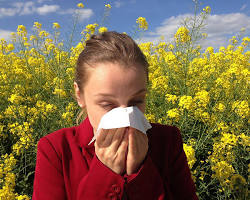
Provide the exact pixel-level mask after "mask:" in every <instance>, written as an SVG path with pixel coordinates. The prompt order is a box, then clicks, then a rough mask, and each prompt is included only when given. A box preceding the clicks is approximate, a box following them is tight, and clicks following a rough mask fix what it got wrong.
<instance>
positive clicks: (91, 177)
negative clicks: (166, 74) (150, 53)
mask: <svg viewBox="0 0 250 200" xmlns="http://www.w3.org/2000/svg"><path fill="white" fill-rule="evenodd" d="M147 83H148V63H147V61H146V58H145V56H144V55H143V53H142V52H141V50H140V49H139V47H138V46H137V44H136V43H135V42H134V41H133V40H132V39H131V38H130V37H129V36H127V35H126V34H119V33H117V32H104V33H102V34H100V35H93V36H92V37H91V38H90V40H88V41H87V42H86V47H85V49H84V50H83V51H82V53H81V54H80V55H79V58H78V62H77V67H76V73H75V82H74V88H75V96H76V100H77V102H78V104H79V106H80V107H81V108H82V109H85V110H86V113H87V117H86V119H85V120H84V121H82V122H81V124H80V125H79V126H74V127H70V128H63V129H60V130H57V131H55V132H53V133H50V134H48V135H46V136H44V137H43V138H41V139H40V140H39V142H38V148H37V163H36V170H35V179H34V191H33V198H32V199H33V200H40V199H42V200H52V199H53V200H54V199H55V200H57V199H70V200H78V199H86V200H88V199H90V200H96V199H98V200H100V199H101V200H102V199H103V200H105V199H129V200H136V199H138V200H147V199H148V200H163V199H181V200H184V199H188V200H192V199H198V198H197V196H196V193H195V186H194V183H193V181H192V179H191V174H190V169H189V168H188V164H187V159H186V155H185V153H184V151H183V146H182V145H183V144H182V138H181V134H180V131H179V129H178V128H176V127H174V126H168V125H161V124H158V123H151V125H152V128H151V129H149V130H148V131H147V135H146V134H144V133H142V132H140V131H139V130H137V129H134V128H132V127H129V128H116V129H101V132H100V134H98V135H97V138H96V141H95V142H93V143H91V144H90V145H88V144H89V142H90V140H91V139H92V138H93V136H94V134H96V130H97V127H98V124H99V122H100V119H101V118H102V116H103V115H104V114H105V113H107V112H108V111H110V110H111V109H113V108H116V107H129V106H137V107H138V108H139V109H140V110H141V111H142V112H143V113H145V107H146V105H145V97H146V92H147Z"/></svg>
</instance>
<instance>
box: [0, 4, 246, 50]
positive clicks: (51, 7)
mask: <svg viewBox="0 0 250 200" xmlns="http://www.w3.org/2000/svg"><path fill="white" fill-rule="evenodd" d="M78 3H83V4H84V6H85V7H84V8H83V9H80V10H78V12H79V20H78V23H77V25H76V27H75V32H74V33H75V34H74V37H73V43H75V44H76V43H77V42H79V40H80V38H81V34H80V32H81V31H82V30H83V29H84V28H85V26H86V25H87V24H90V23H96V22H97V23H99V24H101V23H102V22H103V19H104V17H103V16H104V13H105V6H104V5H105V4H108V3H109V4H110V5H111V6H112V8H111V9H110V11H109V16H108V17H106V20H104V22H103V23H102V24H103V25H105V26H107V28H108V30H113V31H118V32H126V33H127V34H129V35H131V36H132V37H133V38H134V39H136V40H137V41H143V42H148V41H151V42H158V41H159V40H160V38H161V36H164V38H165V41H167V42H168V41H171V40H172V39H173V36H174V33H175V32H176V30H177V29H178V27H180V26H181V22H182V21H183V19H185V18H186V17H192V16H193V15H194V8H195V6H194V5H195V4H194V2H193V0H109V1H105V0H34V1H30V0H22V1H21V0H19V1H14V0H0V38H5V39H6V40H7V41H9V40H10V33H11V32H16V29H17V26H18V25H21V24H22V25H24V26H26V28H27V31H28V33H29V34H30V35H31V34H32V31H33V28H32V27H33V24H34V22H39V23H41V24H42V28H43V29H44V30H46V31H48V32H49V33H53V29H52V25H53V22H57V23H59V24H60V26H61V28H60V31H61V38H62V39H63V40H64V41H66V40H68V39H69V36H70V34H71V33H72V30H73V27H74V25H73V24H74V13H75V12H76V10H77V9H79V8H78V7H77V4H78ZM199 5H200V6H199V8H200V10H202V8H204V7H206V6H210V7H211V13H210V16H209V17H208V19H207V21H206V26H205V29H204V30H203V32H206V33H207V34H208V36H207V39H206V40H205V41H203V42H202V45H203V46H204V47H206V46H213V47H214V48H219V47H220V46H226V45H228V41H229V39H230V38H231V37H232V36H233V35H237V34H239V32H240V30H241V29H242V28H245V35H246V36H248V37H249V36H250V4H249V0H237V1H236V0H203V1H199ZM138 17H145V18H146V20H147V22H148V30H147V31H146V32H144V34H143V35H142V36H141V38H140V39H138V38H137V37H138V35H134V34H133V31H134V29H135V26H136V19H137V18H138Z"/></svg>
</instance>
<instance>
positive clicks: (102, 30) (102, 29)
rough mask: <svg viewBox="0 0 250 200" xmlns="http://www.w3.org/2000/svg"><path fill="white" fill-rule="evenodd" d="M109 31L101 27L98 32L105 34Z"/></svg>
mask: <svg viewBox="0 0 250 200" xmlns="http://www.w3.org/2000/svg"><path fill="white" fill-rule="evenodd" d="M107 31H108V29H107V28H106V27H100V28H99V29H98V32H99V33H104V32H107Z"/></svg>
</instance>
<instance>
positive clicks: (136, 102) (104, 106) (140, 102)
mask: <svg viewBox="0 0 250 200" xmlns="http://www.w3.org/2000/svg"><path fill="white" fill-rule="evenodd" d="M143 102H144V101H135V102H133V104H142V103H143ZM101 106H102V107H103V108H109V107H112V106H114V105H113V104H106V105H101ZM130 106H132V105H130Z"/></svg>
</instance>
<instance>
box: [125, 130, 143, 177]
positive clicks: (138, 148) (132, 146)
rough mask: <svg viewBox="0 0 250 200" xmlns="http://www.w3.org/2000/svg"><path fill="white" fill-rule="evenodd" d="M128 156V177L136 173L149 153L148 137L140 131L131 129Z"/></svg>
mask: <svg viewBox="0 0 250 200" xmlns="http://www.w3.org/2000/svg"><path fill="white" fill-rule="evenodd" d="M128 138H129V142H128V155H127V161H126V171H127V174H128V175H131V174H133V173H136V172H137V170H138V168H139V167H140V165H141V163H142V161H143V160H144V159H145V157H146V155H147V152H148V137H147V135H146V134H144V133H142V132H140V131H139V130H137V129H135V128H132V127H129V131H128Z"/></svg>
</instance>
